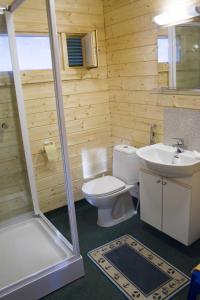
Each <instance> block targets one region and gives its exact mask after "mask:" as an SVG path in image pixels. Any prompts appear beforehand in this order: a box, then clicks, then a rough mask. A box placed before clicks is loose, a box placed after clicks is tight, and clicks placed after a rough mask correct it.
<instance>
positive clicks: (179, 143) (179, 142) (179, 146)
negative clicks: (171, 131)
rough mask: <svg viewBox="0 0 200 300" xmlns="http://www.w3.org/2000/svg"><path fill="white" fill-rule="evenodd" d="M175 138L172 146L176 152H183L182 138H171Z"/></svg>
mask: <svg viewBox="0 0 200 300" xmlns="http://www.w3.org/2000/svg"><path fill="white" fill-rule="evenodd" d="M173 140H176V144H173V145H172V147H175V148H176V153H177V154H178V153H183V152H184V140H183V139H182V138H173Z"/></svg>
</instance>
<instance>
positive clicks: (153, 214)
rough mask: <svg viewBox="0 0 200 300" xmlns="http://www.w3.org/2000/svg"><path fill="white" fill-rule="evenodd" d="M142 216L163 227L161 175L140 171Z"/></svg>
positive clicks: (143, 218) (152, 223) (151, 223)
mask: <svg viewBox="0 0 200 300" xmlns="http://www.w3.org/2000/svg"><path fill="white" fill-rule="evenodd" d="M140 217H141V219H142V220H143V221H144V222H146V223H148V224H150V225H152V226H154V227H156V228H157V229H159V230H161V229H162V179H161V177H159V176H154V175H151V174H146V173H144V172H142V171H141V172H140Z"/></svg>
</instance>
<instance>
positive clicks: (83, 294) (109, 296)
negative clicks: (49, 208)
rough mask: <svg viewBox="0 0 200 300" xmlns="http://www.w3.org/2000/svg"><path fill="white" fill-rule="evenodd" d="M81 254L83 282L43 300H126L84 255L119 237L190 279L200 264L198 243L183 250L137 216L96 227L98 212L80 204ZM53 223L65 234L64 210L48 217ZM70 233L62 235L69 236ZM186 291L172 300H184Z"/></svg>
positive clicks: (74, 283)
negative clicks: (133, 240)
mask: <svg viewBox="0 0 200 300" xmlns="http://www.w3.org/2000/svg"><path fill="white" fill-rule="evenodd" d="M76 213H77V222H78V232H79V240H80V248H81V254H82V255H83V258H84V265H85V272H86V275H85V277H84V278H81V279H79V280H77V281H76V282H73V283H71V284H70V285H68V286H66V287H64V288H62V289H60V290H58V291H56V292H54V293H52V294H50V295H48V296H46V297H44V298H43V300H53V299H55V300H72V299H73V300H120V299H121V300H123V299H126V298H125V296H124V295H123V294H122V293H121V292H120V291H119V290H118V289H117V288H116V287H115V286H114V285H113V284H112V283H111V282H110V281H109V279H107V278H106V276H105V275H104V274H103V273H101V271H99V270H98V269H97V267H96V266H95V265H94V264H93V263H92V262H91V261H90V260H89V259H88V258H87V252H88V251H89V250H91V249H94V248H96V247H98V246H101V245H103V244H104V243H107V242H109V241H111V240H113V239H115V238H117V237H119V236H121V235H124V234H131V235H132V236H133V237H135V238H136V239H138V240H139V241H141V242H142V243H144V244H145V245H146V246H147V247H149V248H151V249H152V250H153V251H155V252H156V253H157V254H159V255H160V256H162V257H163V258H164V259H166V260H167V261H169V262H170V263H171V264H173V265H174V266H175V267H177V268H179V269H180V270H181V271H183V272H184V273H186V274H187V275H189V276H190V271H191V269H192V268H193V267H194V266H195V265H197V264H198V263H200V241H197V242H196V243H194V244H193V245H192V246H190V247H185V246H183V245H181V244H180V243H178V242H176V241H175V240H174V239H172V238H170V237H168V236H166V235H165V234H162V233H161V232H159V231H157V230H156V229H153V228H152V227H150V226H148V225H146V224H145V223H143V222H141V221H140V220H139V218H138V216H135V217H133V218H131V219H130V220H128V221H125V222H123V223H121V224H119V225H116V226H114V227H111V228H101V227H99V226H97V225H96V221H97V210H96V208H94V207H92V206H91V205H89V204H86V202H85V201H83V203H82V204H79V205H78V207H76ZM47 217H48V218H49V219H50V220H51V221H52V223H53V224H54V225H55V226H56V227H57V228H58V229H59V230H60V231H61V232H62V233H63V234H65V233H66V232H67V231H68V228H67V226H66V210H65V209H59V210H57V211H54V212H51V213H48V214H47ZM68 234H69V233H67V234H65V235H68ZM187 292H188V288H185V289H184V290H183V291H182V292H180V293H179V294H178V295H176V296H175V297H173V298H172V299H177V300H185V299H187Z"/></svg>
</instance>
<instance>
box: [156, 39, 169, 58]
mask: <svg viewBox="0 0 200 300" xmlns="http://www.w3.org/2000/svg"><path fill="white" fill-rule="evenodd" d="M168 47H169V42H168V37H159V38H158V62H159V63H168V62H169V49H168Z"/></svg>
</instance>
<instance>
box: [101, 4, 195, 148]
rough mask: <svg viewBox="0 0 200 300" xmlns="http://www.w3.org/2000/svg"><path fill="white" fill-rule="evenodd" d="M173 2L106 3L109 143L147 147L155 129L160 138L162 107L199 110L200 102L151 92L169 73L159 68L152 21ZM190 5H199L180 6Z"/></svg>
mask: <svg viewBox="0 0 200 300" xmlns="http://www.w3.org/2000/svg"><path fill="white" fill-rule="evenodd" d="M175 2H177V3H180V1H175V0H166V1H163V0H122V1H118V0H104V16H105V30H106V44H107V63H108V84H109V99H110V111H111V128H112V143H113V144H118V143H128V144H131V145H135V146H138V147H140V146H144V145H147V144H149V138H150V125H151V124H153V123H155V124H156V125H157V129H156V139H157V142H160V141H162V138H163V111H164V108H165V107H185V108H193V109H199V101H200V96H187V95H162V94H161V95H159V94H152V90H153V89H155V88H158V87H159V86H160V85H162V84H163V83H164V84H165V85H166V83H167V70H164V69H163V70H161V69H160V66H159V68H158V64H157V36H158V33H159V29H158V28H157V27H156V25H155V24H153V22H152V17H153V16H155V15H157V14H159V12H160V11H163V10H164V8H165V7H167V6H169V5H171V4H173V5H174V3H175ZM183 2H184V3H187V4H192V3H197V4H199V1H195V0H194V1H192V0H186V1H185V0H183V1H181V4H184V3H183Z"/></svg>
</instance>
